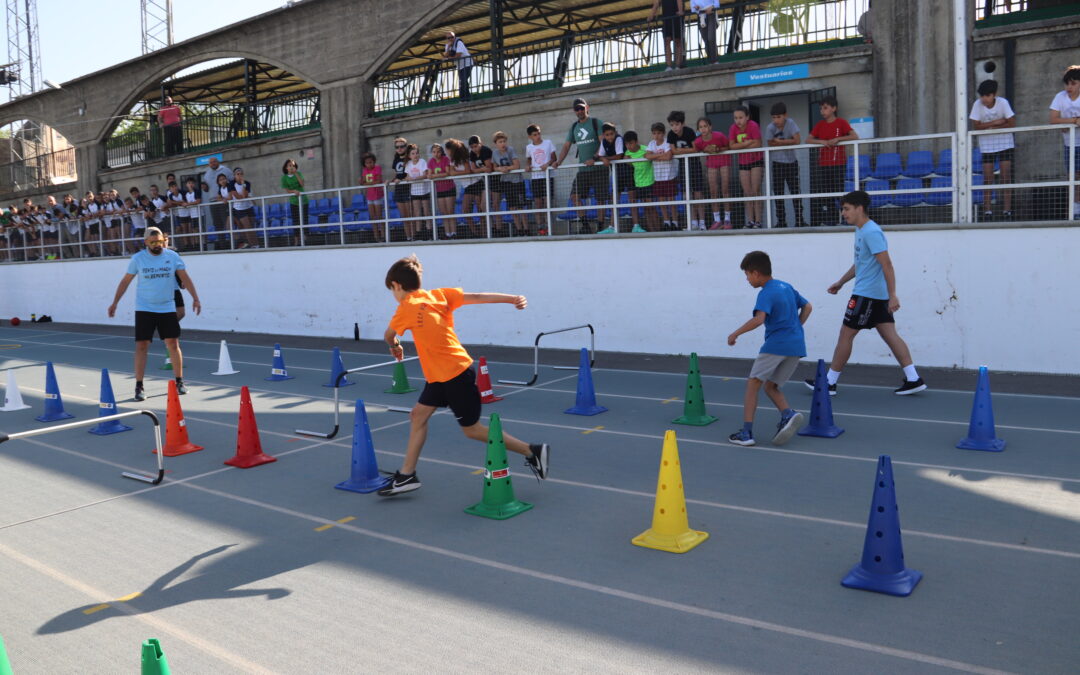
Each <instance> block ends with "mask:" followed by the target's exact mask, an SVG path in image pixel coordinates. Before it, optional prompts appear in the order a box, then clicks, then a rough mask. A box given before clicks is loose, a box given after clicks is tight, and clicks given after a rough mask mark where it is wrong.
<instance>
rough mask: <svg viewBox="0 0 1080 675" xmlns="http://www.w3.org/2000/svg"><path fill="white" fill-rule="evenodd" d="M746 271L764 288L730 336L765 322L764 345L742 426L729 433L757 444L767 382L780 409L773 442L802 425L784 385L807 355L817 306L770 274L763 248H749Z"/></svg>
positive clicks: (741, 442)
mask: <svg viewBox="0 0 1080 675" xmlns="http://www.w3.org/2000/svg"><path fill="white" fill-rule="evenodd" d="M739 267H740V268H741V269H742V271H743V272H744V273H745V274H746V281H747V282H748V283H749V284H750V285H751V286H752V287H754V288H760V289H761V290H760V291H759V292H758V296H757V302H756V303H754V316H753V318H751V319H750V320H749V321H747V322H746V323H744V324H743V325H742V326H739V328H738V329H736V330H735V332H734V333H732V334H731V335H729V336H728V339H727V341H728V344H729V345H731V346H734V345H735V340H737V339H738V337H739V336H740V335H742V334H743V333H748V332H750V331H752V330H754V329H756V328H757V327H758V326H760V325H761V324H765V344H764V345H762V346H761V352H760V353H759V354H758V356H757V358H756V359H755V360H754V365H753V367H752V368H751V369H750V377H748V378H747V380H746V398H745V400H744V401H743V427H742V429H740V430H739V431H736V432H735V433H733V434H731V436H729V437H728V440H729V441H731V442H732V443H734V444H735V445H754V443H755V441H754V413H756V412H757V399H758V392H759V391H760V390H761V384H762V383H763V382H764V383H765V395H766V396H768V397H769V400H771V401H772V402H773V404H774V405H776V409H777V410H779V411H780V423H779V424H777V425H776V434H775V435H774V436H773V439H772V442H773V445H783V444H784V443H787V442H788V440H789V439H790V438H791V437H792V435H793V434H794V433H795V432H796V431H797V430H798V429H799V425H800V424H802V421H803V416H802V413H799V412H796V411H795V410H793V409H792V408H791V406H789V405H788V402H787V399H786V398H785V397H784V392H783V391H782V390H781V389H780V387H782V386H783V384H784V383H785V382H787V381H788V378H790V377H791V374H792V373H794V372H795V368H796V366H798V365H799V359H801V358H802V357H804V356H806V340H805V338H804V337H803V328H802V327H803V324H804V323H806V320H807V319H808V318H810V312H812V311H814V307H813V305H811V304H810V303H809V302H807V301H806V298H804V297H803V296H801V295H799V292H798V291H796V290H795V289H794V288H792V287H791V285H790V284H787V283H784V282H783V281H780V280H779V279H773V277H772V261H771V260H769V254H767V253H765V252H764V251H751V252H750V253H747V254H746V255H745V256H744V257H743V259H742V263H741V264H740V265H739Z"/></svg>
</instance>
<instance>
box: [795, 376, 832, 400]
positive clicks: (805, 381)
mask: <svg viewBox="0 0 1080 675" xmlns="http://www.w3.org/2000/svg"><path fill="white" fill-rule="evenodd" d="M803 382H804V383H805V384H806V386H807V387H809V388H810V391H813V390H814V381H813V380H812V379H810V378H807V379H805V380H803ZM829 396H836V385H835V384H830V385H829Z"/></svg>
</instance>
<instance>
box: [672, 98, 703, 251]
mask: <svg viewBox="0 0 1080 675" xmlns="http://www.w3.org/2000/svg"><path fill="white" fill-rule="evenodd" d="M667 122H668V125H670V126H671V131H669V132H668V133H667V142H668V143H669V144H670V145H671V152H672V154H673V155H692V154H694V153H696V152H697V148H695V147H694V141H696V140H697V135H696V134H695V133H694V130H693V129H691V128H690V127H688V126H686V113H685V112H683V111H682V110H672V111H671V112H670V113H668V118H667ZM680 164H681V167H682V168H681V169H680V168H679V167H680ZM687 172H689V174H690V193H691V194H692V195H693V197H694V199H697V200H701V199H704V197H705V195H704V190H705V173H704V172H703V171H702V170H701V160H700V159H698V158H697V157H686V158H684V159H683V161H682V162H677V163H676V172H675V173H676V175H677V176H678V178H679V183H680V184H681V185H682V187H683V188H685V187H686V174H687ZM687 217H688V218H689V219H690V227H689V228H688V229H691V230H704V229H705V205H704V204H701V203H698V204H692V205H691V206H690V213H689V214H687Z"/></svg>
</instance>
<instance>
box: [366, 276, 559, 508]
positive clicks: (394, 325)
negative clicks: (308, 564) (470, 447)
mask: <svg viewBox="0 0 1080 675" xmlns="http://www.w3.org/2000/svg"><path fill="white" fill-rule="evenodd" d="M423 273H424V268H423V267H422V266H421V265H420V260H419V259H417V257H416V256H415V255H411V256H409V257H407V258H402V259H401V260H398V261H397V262H395V263H394V264H393V265H391V266H390V270H389V271H388V272H387V273H386V287H387V288H388V289H390V291H391V292H392V293H393V294H394V299H395V300H397V301H398V303H399V305H398V308H397V311H396V312H394V316H393V318H391V319H390V325H389V326H388V327H387V329H386V334H385V335H384V336H383V337H384V339H385V340H386V343H387V344H388V345H390V353H391V354H392V355H393V356H394V358H395V359H398V360H399V361H400V360H401V359H402V358H404V356H405V352H404V350H403V349H402V347H401V342H399V341H398V336H399V335H404V334H405V331H407V330H411V331H412V333H413V342H414V344H415V345H416V355H417V356H418V357H419V359H420V368H421V369H422V370H423V371H424V379H425V380H426V381H427V382H426V383H425V385H424V390H423V391H422V392H420V399H419V401H417V403H416V405H415V406H414V407H413V409H412V412H410V413H409V420H410V422H411V423H412V426H411V428H410V429H409V445H408V447H407V449H406V451H405V459H404V460H403V461H402V463H401V469H400V470H399V471H397V472H395V473H394V478H393V479H392V480H390V481H389V482H388V483H387V484H386V487H384V488H382V489H380V490H379V494H380V495H382V496H384V497H388V496H390V495H396V494H401V493H403V492H411V491H413V490H416V489H418V488H419V487H420V479H419V478H417V477H416V463H417V461H418V460H419V459H420V451H421V450H422V449H423V447H424V441H425V440H427V432H428V420H429V419H430V418H431V416H432V415H433V414H434V413H435V411H436V410H437V409H438V408H442V407H446V406H449V408H450V411H451V412H453V413H454V416H455V417H457V421H458V424H459V425H461V430H462V431H463V432H464V433H465V435H466V436H467V437H468V438H471V439H473V440H477V441H480V442H482V443H485V442H487V438H488V428H487V427H486V426H484V425H483V424H481V423H480V390H479V389H477V388H476V371H475V370H473V368H472V362H473V360H472V357H470V356H469V353H468V352H466V351H465V348H464V347H462V346H461V342H460V341H459V340H458V337H457V334H456V333H455V332H454V310H456V309H457V308H458V307H461V306H462V305H475V304H480V303H489V302H505V303H509V304H511V305H514V307H516V308H518V309H525V306H526V305H527V302H526V300H525V296H524V295H507V294H505V293H464V292H462V290H461V289H460V288H436V289H433V290H430V291H428V290H424V289H423V288H421V285H420V284H421V279H422V277H423ZM503 442H505V443H506V449H507V450H510V451H512V452H516V453H518V454H521V455H524V456H525V466H527V467H529V469H531V470H532V472H533V473H534V474H535V475H536V477H537V478H538V479H544V478H547V474H548V455H549V452H550V449H549V448H548V444H547V443H534V444H528V443H525V442H524V441H521V440H518V439H517V438H514V437H513V436H511V435H510V434H508V433H505V432H504V433H503Z"/></svg>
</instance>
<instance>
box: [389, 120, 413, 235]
mask: <svg viewBox="0 0 1080 675" xmlns="http://www.w3.org/2000/svg"><path fill="white" fill-rule="evenodd" d="M408 148H409V142H408V141H406V140H405V139H404V138H400V137H399V138H395V139H394V180H392V181H391V182H392V183H394V192H393V197H394V204H395V205H397V210H398V213H399V214H401V217H402V218H411V217H412V214H413V213H412V189H411V188H410V186H409V184H408V183H406V182H405V178H406V174H405V165H406V164H407V163H408V161H409V153H408ZM413 228H415V225H413V224H412V221H409V220H406V221H405V231H406V232H407V233H411V232H412V231H413ZM408 236H410V237H411V234H409V235H408ZM407 238H408V237H407ZM409 241H412V239H411V238H410V239H409Z"/></svg>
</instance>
